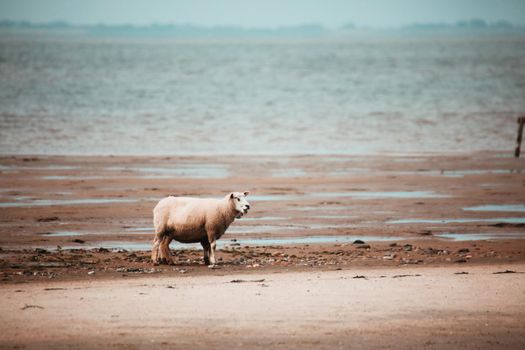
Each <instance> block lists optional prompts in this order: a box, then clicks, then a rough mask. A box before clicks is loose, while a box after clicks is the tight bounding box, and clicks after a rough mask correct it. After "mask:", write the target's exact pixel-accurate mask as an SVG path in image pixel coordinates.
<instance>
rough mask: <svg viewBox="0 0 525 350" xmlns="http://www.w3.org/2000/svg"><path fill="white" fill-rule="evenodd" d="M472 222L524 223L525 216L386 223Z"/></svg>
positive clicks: (414, 220)
mask: <svg viewBox="0 0 525 350" xmlns="http://www.w3.org/2000/svg"><path fill="white" fill-rule="evenodd" d="M470 222H502V223H507V224H523V223H525V217H523V218H490V219H400V220H389V221H386V222H385V223H386V224H452V223H454V224H462V223H470Z"/></svg>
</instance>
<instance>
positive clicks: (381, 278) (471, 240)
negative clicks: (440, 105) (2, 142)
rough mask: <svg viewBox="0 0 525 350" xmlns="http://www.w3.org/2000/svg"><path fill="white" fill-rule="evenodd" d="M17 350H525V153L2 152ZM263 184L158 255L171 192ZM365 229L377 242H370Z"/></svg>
mask: <svg viewBox="0 0 525 350" xmlns="http://www.w3.org/2000/svg"><path fill="white" fill-rule="evenodd" d="M0 166H1V174H0V189H1V201H0V208H1V217H0V220H1V223H0V247H1V249H2V250H1V251H0V257H1V260H0V264H1V265H0V266H1V273H2V285H1V286H0V288H1V293H2V296H3V298H2V301H1V303H2V305H1V306H0V309H1V310H2V326H1V332H0V334H1V336H0V346H1V347H3V348H68V347H84V348H107V347H109V346H111V347H116V348H129V349H134V348H153V347H155V348H157V347H166V348H170V347H182V348H263V347H267V346H280V347H285V348H300V347H301V348H304V347H307V348H349V347H350V348H359V347H364V346H366V347H371V348H421V347H427V348H451V347H454V348H458V347H461V348H469V349H479V348H509V347H510V348H521V347H523V345H524V344H525V335H524V334H525V328H524V327H523V324H522V322H521V320H522V319H523V314H524V311H525V309H524V308H523V305H525V303H524V301H525V295H524V294H523V291H524V283H525V278H524V277H523V276H524V275H523V273H524V272H525V265H524V264H525V240H524V237H525V231H524V225H525V206H524V202H523V198H525V186H524V184H525V182H524V181H525V177H524V176H525V175H524V174H525V173H524V172H525V163H523V161H522V160H520V159H514V158H511V157H509V155H507V154H502V153H501V152H498V153H496V152H491V153H475V154H458V155H429V154H414V155H395V154H392V155H385V156H378V155H375V156H337V155H335V156H286V157H284V156H283V157H265V156H254V157H69V156H46V157H43V156H23V157H18V156H16V157H15V156H13V157H3V158H1V159H0ZM230 190H249V191H250V192H251V194H250V203H251V204H252V208H253V209H252V210H251V211H250V213H249V215H248V216H246V217H245V218H243V219H241V220H238V221H236V222H235V223H234V224H233V225H232V226H231V227H230V229H229V230H228V231H227V233H226V235H225V236H224V237H223V238H222V239H221V240H220V241H219V243H220V244H219V250H218V253H217V257H218V258H219V264H218V268H217V269H209V268H207V267H206V266H204V264H203V261H202V252H201V249H200V247H198V246H196V245H189V246H182V245H177V244H172V249H173V253H174V261H175V265H173V266H166V265H160V266H155V265H153V264H152V263H151V262H150V260H149V254H150V252H149V247H150V244H151V240H152V235H153V232H152V229H151V227H152V224H151V210H152V208H153V206H154V205H155V203H156V202H157V201H158V200H159V199H160V198H162V197H164V196H166V195H169V194H176V195H192V196H214V197H220V196H222V195H223V194H224V192H225V191H230ZM356 240H360V241H362V242H356Z"/></svg>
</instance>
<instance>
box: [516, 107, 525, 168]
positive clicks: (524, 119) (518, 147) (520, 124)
mask: <svg viewBox="0 0 525 350" xmlns="http://www.w3.org/2000/svg"><path fill="white" fill-rule="evenodd" d="M523 124H525V117H518V138H517V139H516V149H515V150H514V157H516V158H518V157H519V156H520V150H521V138H522V135H523Z"/></svg>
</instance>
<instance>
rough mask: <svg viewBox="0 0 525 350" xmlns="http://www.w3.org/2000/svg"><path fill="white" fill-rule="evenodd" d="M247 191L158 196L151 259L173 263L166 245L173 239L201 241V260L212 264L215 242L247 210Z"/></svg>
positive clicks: (184, 241) (248, 207)
mask: <svg viewBox="0 0 525 350" xmlns="http://www.w3.org/2000/svg"><path fill="white" fill-rule="evenodd" d="M248 193H249V192H232V193H230V194H228V195H227V196H225V197H224V198H223V199H212V198H191V197H173V196H170V197H166V198H163V199H161V200H160V201H159V203H157V205H156V206H155V208H154V209H153V225H154V227H155V239H154V240H153V247H152V252H151V259H152V260H153V262H154V263H165V264H172V263H173V261H172V259H171V253H170V249H169V244H170V243H171V241H172V240H176V241H178V242H181V243H200V244H201V245H202V248H204V263H205V264H206V265H210V264H211V266H212V267H213V266H215V247H216V241H217V240H218V239H219V238H221V236H222V235H223V234H224V232H225V231H226V229H227V228H228V227H229V226H230V224H231V223H232V222H233V221H234V220H235V219H236V218H237V219H240V218H241V217H242V216H243V215H244V214H246V213H248V210H249V209H250V203H248V201H247V200H246V196H247V195H248Z"/></svg>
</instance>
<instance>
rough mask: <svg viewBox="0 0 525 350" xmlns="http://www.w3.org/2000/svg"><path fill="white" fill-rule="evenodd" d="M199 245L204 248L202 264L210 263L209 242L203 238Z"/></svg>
mask: <svg viewBox="0 0 525 350" xmlns="http://www.w3.org/2000/svg"><path fill="white" fill-rule="evenodd" d="M201 245H202V249H203V250H204V265H210V242H208V240H207V239H203V240H202V241H201Z"/></svg>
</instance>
